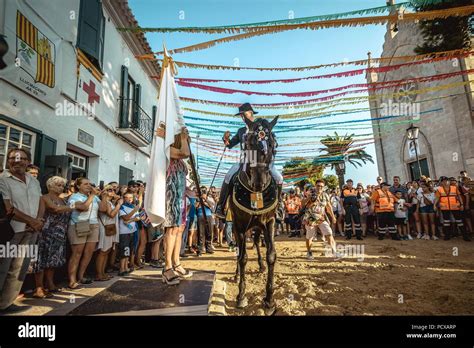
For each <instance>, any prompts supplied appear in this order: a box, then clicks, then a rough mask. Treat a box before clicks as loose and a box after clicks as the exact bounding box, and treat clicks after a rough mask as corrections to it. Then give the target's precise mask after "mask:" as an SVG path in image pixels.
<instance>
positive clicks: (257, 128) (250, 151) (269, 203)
mask: <svg viewBox="0 0 474 348" xmlns="http://www.w3.org/2000/svg"><path fill="white" fill-rule="evenodd" d="M277 120H278V116H277V117H275V118H274V119H273V120H272V121H271V122H268V121H267V120H265V119H261V118H258V119H256V120H255V121H254V122H252V121H249V120H247V119H245V123H246V124H247V127H248V132H247V133H246V138H245V156H244V159H245V160H244V161H242V162H241V163H240V168H239V171H238V172H237V173H236V174H235V176H234V177H233V179H232V183H233V190H232V197H231V198H230V202H229V208H230V209H231V211H232V216H233V219H232V220H233V225H232V227H233V233H234V236H235V238H236V241H237V246H238V257H237V274H236V276H237V275H240V282H239V294H238V296H237V308H244V307H246V306H247V304H248V301H247V298H246V297H245V265H246V263H247V250H246V246H245V243H246V232H247V231H249V230H250V229H251V230H252V231H253V232H254V240H255V245H256V247H257V252H258V256H259V266H260V270H261V271H263V269H264V267H263V262H261V257H260V248H259V243H258V240H259V236H260V234H261V233H263V236H264V240H265V246H266V248H267V254H266V261H267V267H268V277H267V285H266V296H265V298H264V299H263V306H264V311H265V314H266V315H272V314H274V313H275V310H276V308H275V303H274V300H273V272H274V267H275V261H276V252H275V243H274V229H275V211H276V208H277V205H278V195H277V185H276V182H275V180H274V179H273V178H272V176H271V173H270V165H271V162H272V160H273V158H274V155H275V152H276V146H277V143H276V139H275V138H274V134H273V133H272V129H273V127H274V126H275V124H276V123H277Z"/></svg>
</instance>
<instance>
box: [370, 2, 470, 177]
mask: <svg viewBox="0 0 474 348" xmlns="http://www.w3.org/2000/svg"><path fill="white" fill-rule="evenodd" d="M388 3H389V4H393V3H394V0H390V1H388ZM394 11H397V13H398V14H399V16H402V15H403V12H404V11H405V9H403V8H400V9H399V10H394ZM422 40H423V39H422V37H421V34H420V30H419V28H418V24H416V23H397V24H390V23H389V24H387V32H386V34H385V42H384V45H383V52H382V57H389V58H390V57H394V56H409V55H415V54H416V53H415V52H414V49H415V47H416V46H417V45H418V44H420V43H421V42H422ZM369 59H370V53H369ZM401 63H404V62H402V61H400V60H398V61H397V60H393V61H392V60H384V61H383V62H381V63H380V66H386V65H395V64H401ZM369 66H371V63H370V62H369ZM470 69H474V56H469V57H467V58H459V59H458V58H454V59H451V60H442V61H438V62H434V63H427V64H418V65H411V66H406V67H401V68H399V69H396V70H392V71H389V72H371V73H368V74H367V81H368V82H369V83H371V82H382V81H391V80H404V79H410V78H418V77H424V76H432V75H439V74H447V73H454V72H459V71H462V70H470ZM463 82H464V83H465V84H462V83H463ZM453 84H454V86H453V87H451V88H445V87H448V85H453ZM438 86H439V88H438V90H436V88H437V87H438ZM473 88H474V74H469V75H465V74H464V75H457V76H454V77H450V78H447V79H440V80H434V81H428V82H418V81H414V82H409V83H407V84H404V85H398V86H396V87H393V88H384V89H378V90H375V91H371V92H369V95H374V94H377V95H381V94H382V95H387V94H393V93H397V92H403V91H410V90H421V92H422V93H416V94H410V95H405V96H396V95H395V96H393V95H392V96H382V97H378V98H376V99H375V100H372V101H370V108H371V117H372V118H373V119H374V120H373V121H372V128H373V132H374V137H375V149H376V155H377V164H378V168H379V174H380V175H381V176H383V177H384V179H386V180H387V181H389V182H391V180H392V178H393V176H394V175H398V176H400V177H401V179H402V181H409V180H413V179H416V178H418V177H419V168H420V167H421V171H422V174H424V175H428V176H429V177H431V178H439V177H440V176H442V175H445V176H454V177H458V176H459V172H460V171H461V170H467V172H468V175H469V176H471V177H473V176H474V104H473ZM398 115H400V116H402V115H403V116H402V117H396V118H387V119H380V120H379V118H383V117H386V116H398ZM411 121H412V122H413V124H414V125H415V126H417V127H419V137H418V146H417V150H418V158H419V164H420V166H418V163H417V161H416V155H415V151H414V143H413V142H411V141H409V140H408V139H407V131H406V130H407V128H408V127H409V126H410V123H411ZM374 178H375V177H374Z"/></svg>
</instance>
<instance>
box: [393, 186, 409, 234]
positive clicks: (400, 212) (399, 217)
mask: <svg viewBox="0 0 474 348" xmlns="http://www.w3.org/2000/svg"><path fill="white" fill-rule="evenodd" d="M395 196H396V197H397V202H395V203H394V204H395V223H396V225H397V229H398V234H399V235H400V238H401V239H402V240H412V239H413V238H412V237H411V236H410V234H409V233H408V228H407V222H408V221H407V219H408V206H409V204H408V203H406V201H405V199H404V198H403V193H402V191H397V192H396V193H395Z"/></svg>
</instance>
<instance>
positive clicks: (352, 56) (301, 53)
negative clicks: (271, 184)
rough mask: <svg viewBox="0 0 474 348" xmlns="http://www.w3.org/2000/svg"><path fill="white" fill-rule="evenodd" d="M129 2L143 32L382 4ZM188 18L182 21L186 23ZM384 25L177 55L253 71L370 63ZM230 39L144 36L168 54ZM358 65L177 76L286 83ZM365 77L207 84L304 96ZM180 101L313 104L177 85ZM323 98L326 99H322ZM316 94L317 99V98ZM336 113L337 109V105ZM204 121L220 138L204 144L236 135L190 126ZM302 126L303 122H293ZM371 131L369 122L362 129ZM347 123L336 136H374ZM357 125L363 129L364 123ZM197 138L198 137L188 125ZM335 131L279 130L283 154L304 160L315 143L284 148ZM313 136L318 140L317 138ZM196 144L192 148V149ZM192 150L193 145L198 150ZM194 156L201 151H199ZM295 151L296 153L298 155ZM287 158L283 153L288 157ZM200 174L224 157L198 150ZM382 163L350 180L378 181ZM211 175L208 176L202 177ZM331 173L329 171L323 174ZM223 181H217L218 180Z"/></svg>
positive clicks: (364, 0)
mask: <svg viewBox="0 0 474 348" xmlns="http://www.w3.org/2000/svg"><path fill="white" fill-rule="evenodd" d="M129 5H130V7H131V8H132V11H133V13H134V14H135V17H136V19H137V20H138V22H139V24H140V25H141V26H142V27H181V26H214V25H230V24H239V23H252V22H261V21H267V20H280V19H287V18H289V16H290V15H293V16H294V18H298V17H306V16H314V15H323V14H332V13H339V12H347V11H353V10H358V9H365V8H371V7H378V6H384V5H385V0H357V1H354V0H331V1H329V0H327V1H326V0H324V1H323V0H318V1H316V0H299V1H285V0H272V1H270V0H253V1H250V0H240V1H224V0H200V1H192V0H176V1H162V0H129ZM183 17H184V18H183ZM385 30H386V27H385V26H384V25H383V26H382V25H378V26H375V25H370V26H365V27H355V28H334V29H323V30H293V31H288V32H282V33H276V34H270V35H264V36H260V37H255V38H249V39H246V40H242V41H236V42H230V43H224V44H220V45H217V46H214V47H211V48H208V49H206V50H201V51H195V52H190V53H180V54H175V55H174V56H173V58H174V59H175V60H176V61H184V62H191V63H201V64H215V65H234V64H235V62H236V61H237V60H238V62H239V65H240V66H250V67H291V66H307V65H318V64H325V63H332V62H340V61H344V60H349V61H352V60H358V59H366V58H367V52H369V51H370V52H372V56H373V57H379V56H380V54H381V52H382V45H383V40H384V35H385ZM227 35H229V34H193V33H165V34H163V33H147V39H148V41H149V43H150V45H151V47H152V49H153V50H154V51H161V48H162V45H163V42H166V46H167V48H168V49H173V48H179V47H183V46H188V45H192V44H196V43H200V42H203V41H208V40H212V39H216V38H220V37H223V36H227ZM359 68H360V66H359V67H358V66H352V65H348V66H342V67H337V68H331V69H318V70H311V71H303V72H296V71H285V72H267V71H265V72H261V71H248V70H247V71H246V70H241V71H229V70H204V69H185V68H180V69H179V76H178V77H194V78H213V79H242V80H245V79H252V80H260V79H285V78H293V77H305V76H312V75H320V74H328V73H334V72H339V71H346V70H354V69H359ZM365 82H366V80H365V76H364V75H358V76H353V77H344V78H331V79H318V80H306V81H299V82H296V83H291V84H284V83H272V84H258V85H255V84H252V85H249V84H236V83H218V84H210V83H206V84H209V85H212V86H218V87H225V88H233V89H244V90H254V91H264V92H300V91H312V90H320V89H327V88H334V87H339V86H343V85H347V84H352V83H365ZM178 92H179V94H180V96H186V97H190V98H197V99H208V100H216V101H229V102H235V103H244V102H250V103H278V102H285V101H292V100H301V99H310V98H315V97H309V98H302V97H295V98H293V97H292V98H289V97H284V96H255V95H251V96H248V95H245V94H240V93H239V94H221V93H215V92H210V91H204V90H200V89H194V88H187V87H181V86H178ZM325 95H326V94H323V95H321V96H325ZM361 95H363V94H353V95H350V96H361ZM316 97H319V95H318V96H316ZM183 106H185V107H189V108H194V109H201V110H208V111H216V112H222V113H235V112H236V109H233V108H223V107H218V106H212V105H205V104H192V103H183ZM364 107H368V104H367V103H363V104H358V105H345V106H341V107H339V109H341V108H342V109H351V108H364ZM336 109H337V108H336ZM304 110H305V109H295V110H294V111H287V110H281V109H279V110H275V109H272V110H270V109H261V110H258V111H259V112H260V113H259V115H270V114H279V113H280V114H281V113H285V112H298V111H304ZM186 115H187V116H193V117H198V118H212V117H213V116H209V115H207V116H205V115H201V114H196V113H193V112H186ZM218 117H220V116H216V117H215V120H236V119H232V118H225V117H224V118H222V117H220V118H218ZM367 118H370V113H369V112H368V111H366V112H361V113H353V114H348V115H338V116H333V117H330V118H324V119H321V120H311V121H308V123H310V124H313V125H314V124H318V123H321V122H340V121H349V120H357V119H367ZM192 122H195V123H202V124H203V125H205V126H206V127H207V128H212V129H216V130H218V131H219V133H218V134H219V135H218V134H214V135H211V134H208V133H207V132H205V131H202V132H201V134H200V137H201V139H205V138H212V139H219V138H220V137H221V135H220V133H221V132H222V133H223V132H224V131H225V130H226V129H230V130H231V131H233V130H234V129H236V128H235V127H231V128H229V126H228V125H226V124H224V123H221V124H219V123H209V122H204V121H203V122H201V121H192ZM293 124H294V125H301V126H302V128H303V127H304V123H301V122H299V123H293ZM363 125H364V126H365V127H368V126H369V125H370V124H369V123H364V124H363ZM343 128H345V127H344V126H340V127H338V129H336V130H337V131H338V133H339V134H345V133H355V134H366V133H371V132H372V129H371V128H370V127H368V128H365V129H354V130H346V129H343ZM357 128H363V127H362V125H361V126H358V127H357ZM190 130H191V131H192V133H195V132H194V131H193V129H192V127H190ZM333 132H334V130H327V129H324V130H320V129H317V127H316V128H315V129H312V130H308V131H298V132H289V133H279V134H278V135H279V136H280V140H279V144H280V146H281V147H280V148H281V150H282V152H285V153H288V151H289V150H291V149H299V151H300V154H303V155H305V156H317V155H318V154H320V153H319V152H318V151H317V148H318V146H317V145H316V146H314V148H311V147H308V146H306V147H301V148H297V147H295V146H293V147H288V146H287V144H291V143H295V142H300V141H310V139H311V137H314V136H324V135H326V134H333ZM315 139H316V138H315ZM194 145H195V144H194ZM193 148H194V149H195V146H194V147H193ZM366 150H367V151H368V152H369V153H370V154H371V155H372V156H373V157H374V160H375V149H374V146H373V144H370V145H368V146H367V148H366ZM195 151H196V150H195ZM295 154H296V152H295ZM285 156H286V155H285ZM199 157H200V168H199V169H200V172H201V171H202V173H201V176H202V177H203V179H204V180H203V181H204V182H206V181H207V180H205V179H206V178H208V177H209V175H208V174H207V173H209V172H213V170H214V169H215V168H216V165H217V162H218V160H219V156H218V155H217V154H215V155H214V157H212V158H211V160H210V162H209V161H206V160H205V159H203V158H204V157H207V158H210V157H211V153H209V152H207V151H206V150H205V149H204V148H202V147H201V148H200V150H199ZM229 165H230V164H228V163H224V165H222V166H221V169H220V171H219V175H218V176H221V175H224V174H225V171H226V169H227V168H228V167H229ZM377 172H378V169H377V165H376V164H370V163H369V164H367V165H365V166H363V167H362V168H357V169H356V168H353V167H351V166H348V167H347V174H346V178H349V177H350V178H352V179H354V181H356V182H359V181H360V182H363V183H365V184H368V183H373V182H375V178H376V176H377ZM204 173H206V174H204ZM326 173H328V174H329V173H331V171H330V170H326ZM216 183H217V184H220V180H216Z"/></svg>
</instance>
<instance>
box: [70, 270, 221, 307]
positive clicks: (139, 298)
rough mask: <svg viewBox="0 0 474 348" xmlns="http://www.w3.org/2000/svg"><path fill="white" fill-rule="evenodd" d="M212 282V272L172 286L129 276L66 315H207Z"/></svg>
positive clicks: (158, 277)
mask: <svg viewBox="0 0 474 348" xmlns="http://www.w3.org/2000/svg"><path fill="white" fill-rule="evenodd" d="M214 282H215V272H214V271H209V272H207V271H206V272H204V271H197V272H195V273H194V275H193V277H192V278H190V279H187V280H182V281H181V282H180V284H179V285H176V286H167V285H166V284H164V283H163V282H162V279H161V274H156V273H154V274H140V275H136V276H135V275H133V274H132V275H130V276H127V277H125V278H123V279H119V280H117V281H116V282H115V283H114V284H112V285H111V286H110V287H108V288H106V289H104V290H103V291H101V292H100V293H98V294H97V295H95V296H94V297H92V298H90V299H89V300H87V301H86V302H85V303H82V304H81V305H79V306H78V307H76V308H74V309H73V310H72V311H70V312H69V313H68V314H67V315H112V316H122V315H140V316H141V315H208V314H209V305H210V303H211V297H212V290H213V286H214Z"/></svg>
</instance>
